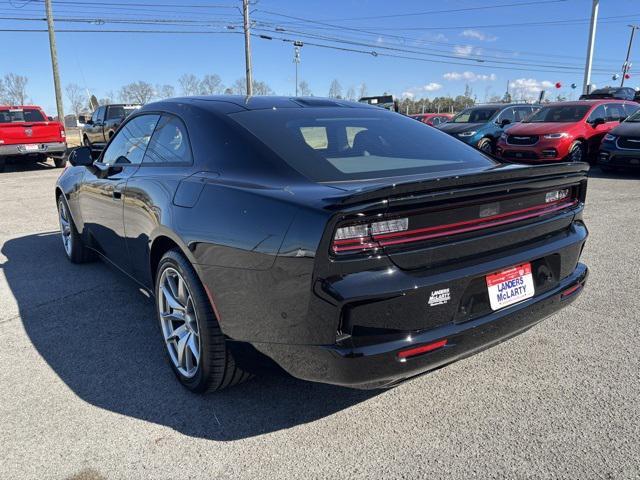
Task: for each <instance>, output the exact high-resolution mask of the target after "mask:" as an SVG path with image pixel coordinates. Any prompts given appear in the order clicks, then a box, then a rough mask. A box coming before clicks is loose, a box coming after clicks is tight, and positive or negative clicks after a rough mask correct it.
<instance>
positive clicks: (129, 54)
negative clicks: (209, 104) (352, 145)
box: [0, 0, 640, 113]
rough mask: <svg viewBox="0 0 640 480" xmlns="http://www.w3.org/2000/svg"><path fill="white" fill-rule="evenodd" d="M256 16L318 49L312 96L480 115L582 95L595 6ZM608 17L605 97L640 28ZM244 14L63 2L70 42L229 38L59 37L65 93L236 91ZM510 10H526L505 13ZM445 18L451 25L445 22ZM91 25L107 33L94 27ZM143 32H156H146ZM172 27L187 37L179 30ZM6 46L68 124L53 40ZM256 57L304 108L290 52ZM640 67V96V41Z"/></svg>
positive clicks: (58, 5)
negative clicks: (458, 102) (159, 88)
mask: <svg viewBox="0 0 640 480" xmlns="http://www.w3.org/2000/svg"><path fill="white" fill-rule="evenodd" d="M253 3H254V4H253V5H252V19H253V20H254V21H256V22H258V23H257V24H256V27H255V33H263V34H266V35H271V36H272V37H282V38H286V39H290V40H301V41H303V42H307V43H306V44H305V45H304V46H303V47H302V52H301V57H302V62H301V64H300V70H299V72H300V79H304V80H306V81H307V82H308V84H309V85H310V87H311V91H312V93H313V94H314V95H320V96H325V95H327V93H328V90H329V85H330V83H331V81H332V79H334V78H337V79H338V80H339V81H340V83H341V85H342V87H343V91H344V93H346V91H347V89H348V88H349V87H350V86H353V87H354V88H355V89H356V91H357V90H358V88H359V85H361V84H362V83H365V84H366V86H367V91H368V93H369V94H379V93H380V94H381V93H382V92H384V91H388V92H391V93H393V94H394V95H396V96H398V97H400V96H403V95H405V96H413V97H414V98H420V97H423V96H426V97H433V96H437V95H454V96H455V95H457V94H460V93H462V92H463V91H464V88H465V84H469V86H470V87H471V88H472V89H473V92H474V94H475V95H476V96H477V97H478V100H479V101H483V100H485V98H487V97H489V96H491V95H502V94H503V93H504V91H505V88H506V85H507V81H511V82H512V85H511V88H515V89H516V91H517V92H518V94H519V95H522V96H534V95H537V91H539V89H540V88H546V89H547V90H548V91H551V92H550V93H552V94H553V95H554V96H555V95H556V94H557V93H558V91H556V90H555V88H554V87H553V86H552V84H555V82H561V83H562V84H563V87H562V90H561V93H563V94H565V95H570V94H571V93H573V94H574V96H577V94H578V93H579V90H580V86H581V84H582V76H583V73H582V69H583V67H584V59H585V53H586V43H587V35H588V22H587V21H586V19H588V18H589V16H590V13H591V1H590V0H565V1H562V0H541V1H540V2H534V1H531V0H529V1H527V0H482V1H479V0H457V1H453V0H448V1H447V0H440V1H413V0H406V1H396V2H389V1H381V0H380V1H379V0H375V1H373V0H372V1H356V0H340V1H335V0H323V1H299V0H298V1H295V2H293V1H285V0H258V1H257V2H255V1H254V2H253ZM600 3H601V6H600V22H599V24H598V32H597V38H596V48H595V60H594V64H595V68H597V69H598V70H597V71H596V72H594V76H593V82H594V83H595V84H597V85H598V86H603V85H606V84H611V83H613V82H612V81H611V74H612V73H615V72H618V71H619V70H620V68H621V64H622V61H623V60H624V56H625V54H626V48H627V42H628V38H629V28H628V27H627V26H626V25H627V24H628V23H632V22H636V23H640V2H638V1H637V0H601V2H600ZM240 4H241V2H240V1H239V0H210V1H204V0H183V1H181V0H131V1H127V0H116V1H115V2H107V1H105V0H102V1H99V0H67V1H66V2H62V1H58V2H56V0H54V16H55V17H56V18H58V19H60V20H61V21H58V22H57V24H56V28H57V29H59V30H62V29H89V30H105V29H143V30H147V29H162V30H168V31H174V30H180V31H185V30H198V31H212V32H220V33H215V34H184V33H181V34H178V33H166V34H134V33H63V32H59V33H58V35H57V41H58V54H59V60H60V69H61V70H60V74H61V78H62V83H63V85H66V84H68V83H77V84H79V85H81V86H82V87H86V88H87V89H88V90H90V91H91V92H92V93H94V94H95V95H96V96H98V97H101V96H103V95H105V93H106V92H107V91H110V90H111V91H114V92H117V91H118V90H119V88H120V86H122V85H123V84H126V83H129V82H132V81H137V80H144V81H147V82H150V83H152V84H154V85H155V84H173V85H175V86H176V89H177V93H180V92H179V87H178V82H177V80H178V78H179V77H180V76H181V75H182V74H184V73H193V74H195V75H198V76H202V75H205V74H207V73H217V74H218V75H220V77H222V80H223V82H224V83H225V84H226V85H230V84H232V83H233V81H234V80H235V79H237V78H241V77H242V76H243V75H244V45H243V37H242V35H241V34H240V33H239V32H240V28H239V25H240V20H241V18H240V13H239V9H238V8H237V7H238V6H239V5H240ZM507 4H520V5H512V6H504V5H507ZM166 5H173V6H166ZM178 5H179V6H178ZM202 6H208V7H209V8H200V7H202ZM442 10H448V11H447V12H441V13H438V12H439V11H442ZM451 10H457V11H451ZM425 12H430V13H425ZM43 16H44V4H43V3H42V0H31V1H28V0H0V17H19V18H21V19H22V20H9V19H1V20H0V30H1V29H39V28H45V27H46V24H45V23H44V22H43V21H39V20H33V21H32V20H27V19H30V18H38V17H43ZM292 17H297V18H292ZM62 19H66V20H74V21H73V22H69V21H62ZM91 19H96V20H103V21H105V22H106V23H104V24H102V25H96V24H95V23H96V22H94V23H88V22H87V21H88V20H91ZM109 19H111V20H115V21H116V23H113V22H112V21H109ZM140 20H145V21H147V22H153V23H152V24H147V25H139V24H135V22H138V23H140ZM123 21H128V22H134V23H123ZM171 22H174V23H181V25H170V24H168V23H171ZM314 22H316V23H314ZM544 22H546V23H544ZM549 22H558V23H549ZM97 23H102V22H101V21H100V22H97ZM535 23H537V24H535ZM230 26H231V27H233V26H235V30H229V29H228V28H227V27H230ZM276 28H278V29H280V30H281V29H284V31H276ZM258 29H261V31H259V30H258ZM222 32H231V33H222ZM234 32H236V33H234ZM310 36H314V37H315V38H310ZM309 42H311V43H318V44H322V45H326V46H332V47H338V48H345V49H353V50H359V51H363V52H373V51H375V52H377V53H378V55H377V56H375V55H373V54H371V53H359V52H352V51H345V50H338V49H333V48H324V47H319V46H313V45H310V44H309ZM354 43H355V44H354ZM0 45H2V53H1V54H0V75H4V74H5V73H9V72H13V73H18V74H21V75H26V76H27V77H28V78H29V86H28V93H29V96H30V98H31V100H32V101H33V102H34V103H36V104H40V105H42V106H43V107H44V108H45V110H47V111H48V112H51V113H53V112H55V101H54V95H53V82H52V76H51V67H50V65H51V64H50V57H49V45H48V38H47V35H46V33H14V32H0ZM252 45H253V58H254V77H255V78H256V79H258V80H263V81H265V82H267V83H268V84H269V85H270V86H271V87H272V88H273V89H274V90H275V91H276V93H278V94H284V95H289V94H293V92H294V89H295V82H294V72H295V70H294V63H293V61H292V60H293V46H292V45H291V43H286V42H283V41H281V40H277V39H275V38H274V39H273V40H265V39H261V38H254V39H253V40H252ZM385 54H387V55H392V56H384V55H385ZM426 54H431V56H427V55H426ZM400 56H404V57H412V58H399V57H400ZM633 58H635V59H636V62H637V65H638V67H637V68H638V75H634V76H633V77H632V79H631V81H629V82H628V84H629V85H630V86H633V87H639V86H640V35H638V37H637V38H636V44H635V47H634V49H633V51H632V59H633ZM425 60H430V61H425ZM443 62H450V63H454V64H449V63H443ZM571 69H573V70H571ZM632 71H633V69H632ZM571 83H576V84H578V89H577V90H575V91H573V92H572V91H571V89H570V87H569V85H570V84H571ZM67 103H68V102H67ZM67 111H68V108H67Z"/></svg>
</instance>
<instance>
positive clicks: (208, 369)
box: [155, 249, 250, 392]
mask: <svg viewBox="0 0 640 480" xmlns="http://www.w3.org/2000/svg"><path fill="white" fill-rule="evenodd" d="M155 291H156V309H157V314H158V320H159V322H160V330H161V332H162V337H163V340H164V344H165V348H166V349H167V354H168V356H169V362H170V364H171V368H172V369H173V371H174V373H175V374H176V376H177V377H178V380H179V381H180V383H182V384H183V385H184V386H185V387H187V388H188V389H189V390H191V391H193V392H204V391H207V390H209V391H215V390H222V389H223V388H226V387H229V386H232V385H235V384H237V383H240V382H242V381H244V380H246V379H247V378H249V377H250V375H249V374H248V373H247V372H245V371H244V370H242V369H240V368H239V367H238V366H237V365H236V361H235V359H234V357H233V355H232V354H231V352H230V351H229V348H228V346H227V341H226V340H225V338H224V335H223V333H222V330H221V329H220V324H219V323H218V320H217V318H216V316H215V313H214V311H213V308H212V307H211V304H210V302H209V299H208V297H207V294H206V292H205V290H204V287H203V286H202V283H201V282H200V279H199V278H198V276H197V274H196V272H195V270H194V268H193V266H192V265H191V264H190V263H189V261H188V260H187V259H186V258H185V257H184V255H183V254H182V253H181V252H180V251H179V250H177V249H172V250H169V251H168V252H167V253H165V254H164V256H163V257H162V259H161V260H160V263H159V265H158V269H157V274H156V286H155Z"/></svg>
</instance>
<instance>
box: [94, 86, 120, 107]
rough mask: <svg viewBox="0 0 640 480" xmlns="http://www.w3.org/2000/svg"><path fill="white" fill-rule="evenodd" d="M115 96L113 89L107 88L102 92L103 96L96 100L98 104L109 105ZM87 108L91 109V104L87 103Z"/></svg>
mask: <svg viewBox="0 0 640 480" xmlns="http://www.w3.org/2000/svg"><path fill="white" fill-rule="evenodd" d="M115 98H116V94H115V93H114V92H113V90H109V91H108V92H106V93H105V94H104V97H102V98H101V99H100V100H98V105H110V104H112V103H113V102H114V100H115ZM89 109H90V110H93V107H92V105H89Z"/></svg>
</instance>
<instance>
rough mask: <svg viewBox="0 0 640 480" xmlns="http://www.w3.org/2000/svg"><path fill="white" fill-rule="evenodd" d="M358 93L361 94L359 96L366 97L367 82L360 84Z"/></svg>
mask: <svg viewBox="0 0 640 480" xmlns="http://www.w3.org/2000/svg"><path fill="white" fill-rule="evenodd" d="M358 93H359V94H360V96H359V97H358V98H362V97H366V96H367V93H369V92H368V90H367V84H366V83H364V82H362V83H361V84H360V86H359V87H358Z"/></svg>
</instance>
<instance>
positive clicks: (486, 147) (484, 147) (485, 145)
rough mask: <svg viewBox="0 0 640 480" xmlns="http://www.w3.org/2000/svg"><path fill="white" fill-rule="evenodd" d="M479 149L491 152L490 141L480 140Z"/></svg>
mask: <svg viewBox="0 0 640 480" xmlns="http://www.w3.org/2000/svg"><path fill="white" fill-rule="evenodd" d="M480 150H481V151H482V152H485V153H493V148H491V142H482V145H480Z"/></svg>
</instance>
